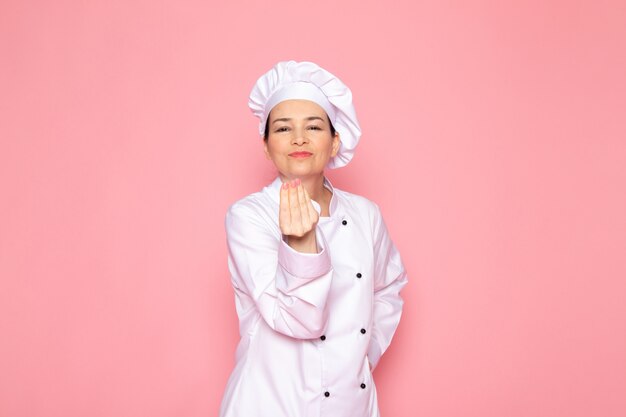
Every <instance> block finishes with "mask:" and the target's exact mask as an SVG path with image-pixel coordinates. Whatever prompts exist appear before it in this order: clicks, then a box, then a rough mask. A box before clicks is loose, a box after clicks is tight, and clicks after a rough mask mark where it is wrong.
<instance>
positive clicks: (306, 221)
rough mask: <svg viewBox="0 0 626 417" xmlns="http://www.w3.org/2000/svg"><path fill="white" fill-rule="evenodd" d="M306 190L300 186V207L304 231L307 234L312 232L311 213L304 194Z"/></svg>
mask: <svg viewBox="0 0 626 417" xmlns="http://www.w3.org/2000/svg"><path fill="white" fill-rule="evenodd" d="M305 192H306V190H305V189H304V186H303V185H302V184H300V185H298V204H299V206H300V214H301V216H302V218H301V221H302V229H303V231H304V232H305V233H306V232H308V231H309V230H311V213H309V207H308V204H307V202H306V197H305V195H304V193H305Z"/></svg>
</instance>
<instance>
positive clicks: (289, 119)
mask: <svg viewBox="0 0 626 417" xmlns="http://www.w3.org/2000/svg"><path fill="white" fill-rule="evenodd" d="M291 120H292V119H291V117H281V118H280V119H275V120H274V121H273V122H272V124H274V123H276V122H290V121H291ZM304 120H321V121H324V119H322V118H321V117H319V116H309V117H307V118H305V119H304Z"/></svg>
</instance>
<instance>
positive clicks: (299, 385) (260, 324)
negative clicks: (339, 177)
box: [219, 177, 407, 417]
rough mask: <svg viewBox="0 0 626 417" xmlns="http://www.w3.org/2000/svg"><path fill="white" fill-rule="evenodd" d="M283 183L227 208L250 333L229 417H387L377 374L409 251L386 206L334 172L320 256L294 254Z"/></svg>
mask: <svg viewBox="0 0 626 417" xmlns="http://www.w3.org/2000/svg"><path fill="white" fill-rule="evenodd" d="M281 185H282V181H281V179H280V177H276V179H275V180H274V181H273V182H272V183H271V184H269V185H268V186H266V187H264V188H263V189H262V190H261V191H259V192H255V193H252V194H250V195H248V196H246V197H244V198H242V199H241V200H239V201H237V202H235V203H234V204H232V205H231V206H230V207H229V209H228V212H227V214H226V220H225V226H226V235H227V243H228V268H229V271H230V274H231V282H232V285H233V288H234V291H235V306H236V310H237V315H238V317H239V332H240V335H241V339H240V341H239V344H238V346H237V350H236V353H235V367H234V369H233V371H232V373H231V375H230V378H229V379H228V382H227V385H226V389H225V392H224V396H223V399H222V403H221V406H220V413H219V416H220V417H378V416H379V415H380V414H379V409H378V401H377V397H376V387H375V385H374V379H373V377H372V370H373V369H374V367H375V366H376V365H377V364H378V361H379V359H380V357H381V355H382V354H383V353H384V352H385V350H386V349H387V347H388V346H389V343H390V342H391V339H392V337H393V334H394V333H395V331H396V328H397V326H398V322H399V321H400V316H401V313H402V305H403V300H402V298H401V296H400V290H401V289H402V288H403V287H404V286H405V285H406V283H407V276H406V271H405V268H404V266H403V264H402V260H401V259H400V254H399V253H398V251H397V249H396V247H395V246H394V244H393V242H392V241H391V239H390V237H389V234H388V232H387V228H386V226H385V223H384V221H383V218H382V215H381V212H380V209H379V207H378V205H376V203H374V202H372V201H370V200H368V199H366V198H365V197H362V196H359V195H356V194H352V193H349V192H346V191H343V190H339V189H337V188H334V187H333V186H332V184H331V182H330V181H329V180H328V178H326V177H325V178H324V186H325V187H326V188H328V189H329V190H330V191H332V193H333V195H332V198H331V200H330V207H329V214H330V215H329V217H320V218H319V221H318V224H317V226H316V229H315V233H316V238H317V244H318V250H319V252H318V253H301V252H298V251H296V250H294V249H293V248H291V247H290V246H289V245H287V244H286V243H285V241H284V237H283V235H282V233H281V230H280V227H279V223H278V212H279V203H280V187H281ZM313 205H314V206H315V208H316V210H318V212H319V205H318V204H317V202H313ZM368 361H369V364H368Z"/></svg>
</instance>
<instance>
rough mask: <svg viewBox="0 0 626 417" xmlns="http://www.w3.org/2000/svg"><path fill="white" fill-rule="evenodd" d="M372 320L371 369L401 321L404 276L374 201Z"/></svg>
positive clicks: (400, 260)
mask: <svg viewBox="0 0 626 417" xmlns="http://www.w3.org/2000/svg"><path fill="white" fill-rule="evenodd" d="M374 207H375V210H374V229H373V230H374V320H373V331H372V337H371V339H370V345H369V348H368V352H367V356H368V359H369V362H370V367H371V369H372V370H374V368H375V367H376V365H378V361H379V360H380V357H381V356H382V355H383V353H385V350H387V348H388V347H389V344H390V343H391V339H392V337H393V335H394V333H395V331H396V328H397V327H398V323H399V322H400V316H401V315H402V306H403V304H404V301H403V299H402V297H401V296H400V291H401V290H402V288H403V287H404V286H405V285H406V284H407V282H408V281H407V275H406V271H405V268H404V265H403V264H402V259H401V258H400V253H399V252H398V250H397V248H396V247H395V245H394V244H393V242H392V241H391V238H390V237H389V233H388V231H387V227H386V225H385V221H384V220H383V217H382V214H381V212H380V208H379V207H378V205H376V204H374Z"/></svg>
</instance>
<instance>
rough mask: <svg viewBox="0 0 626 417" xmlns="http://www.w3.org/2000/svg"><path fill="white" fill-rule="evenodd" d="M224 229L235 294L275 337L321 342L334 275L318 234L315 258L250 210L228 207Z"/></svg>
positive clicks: (322, 241)
mask: <svg viewBox="0 0 626 417" xmlns="http://www.w3.org/2000/svg"><path fill="white" fill-rule="evenodd" d="M225 225H226V236H227V245H228V269H229V271H230V274H231V280H232V283H233V285H234V286H235V288H236V289H237V290H239V291H243V292H245V293H246V294H247V295H248V296H249V297H250V298H251V299H252V300H253V301H254V304H255V306H256V308H257V309H258V311H259V313H260V314H261V316H262V317H263V320H265V322H266V323H267V324H268V325H269V326H270V327H271V328H272V329H274V330H275V331H277V332H279V333H282V334H284V335H287V336H290V337H293V338H298V339H312V338H317V337H319V336H321V335H322V334H323V333H324V331H325V330H326V326H327V324H328V309H327V307H326V301H327V297H328V293H329V290H330V284H331V280H332V274H333V270H332V266H331V262H330V255H329V253H328V245H327V243H326V240H325V238H324V235H323V234H322V232H321V230H320V229H319V228H316V229H315V230H316V232H315V233H316V238H317V246H318V253H301V252H298V251H296V250H294V249H293V248H291V247H290V246H289V245H287V243H286V242H285V241H284V238H283V237H282V234H281V233H280V230H276V226H275V225H274V224H269V223H268V222H267V220H264V219H263V218H262V217H260V216H259V215H258V214H257V213H256V210H255V209H254V208H253V207H249V206H247V205H242V204H234V205H232V206H231V207H230V208H229V210H228V212H227V214H226V220H225Z"/></svg>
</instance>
